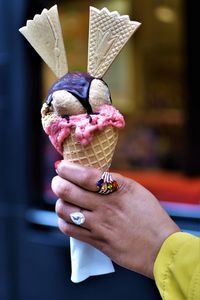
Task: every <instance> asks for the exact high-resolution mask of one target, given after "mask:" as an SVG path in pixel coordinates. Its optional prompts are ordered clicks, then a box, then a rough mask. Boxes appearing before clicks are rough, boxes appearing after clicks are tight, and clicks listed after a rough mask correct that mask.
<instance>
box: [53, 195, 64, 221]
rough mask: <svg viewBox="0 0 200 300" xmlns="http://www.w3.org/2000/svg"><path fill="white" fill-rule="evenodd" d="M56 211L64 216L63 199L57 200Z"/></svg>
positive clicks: (60, 215)
mask: <svg viewBox="0 0 200 300" xmlns="http://www.w3.org/2000/svg"><path fill="white" fill-rule="evenodd" d="M55 211H56V214H57V215H58V216H59V217H63V211H64V203H63V202H62V200H61V199H58V200H57V201H56V206H55Z"/></svg>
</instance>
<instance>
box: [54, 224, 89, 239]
mask: <svg viewBox="0 0 200 300" xmlns="http://www.w3.org/2000/svg"><path fill="white" fill-rule="evenodd" d="M58 227H59V229H60V231H62V232H63V233H64V234H66V235H68V236H71V237H73V238H75V239H77V240H80V241H83V242H86V243H91V237H90V231H89V230H86V229H85V228H82V227H80V226H77V225H74V224H71V223H67V222H65V221H64V220H63V219H61V218H58Z"/></svg>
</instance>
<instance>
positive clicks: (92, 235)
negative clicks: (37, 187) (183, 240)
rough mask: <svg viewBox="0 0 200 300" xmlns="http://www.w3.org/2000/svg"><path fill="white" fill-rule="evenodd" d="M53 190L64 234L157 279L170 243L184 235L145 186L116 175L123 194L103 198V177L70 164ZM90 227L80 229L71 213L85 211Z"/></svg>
mask: <svg viewBox="0 0 200 300" xmlns="http://www.w3.org/2000/svg"><path fill="white" fill-rule="evenodd" d="M56 171H57V174H58V176H56V177H54V178H53V180H52V190H53V192H54V193H55V194H56V196H57V197H58V200H57V202H56V208H55V210H56V213H57V215H58V217H59V218H58V226H59V229H60V230H61V231H62V232H63V233H64V234H66V235H69V236H71V237H74V238H76V239H79V240H81V241H84V242H87V243H89V244H91V245H92V246H94V247H96V248H97V249H99V250H100V251H102V252H104V253H105V254H106V255H107V256H109V257H110V258H111V259H112V260H113V261H114V262H116V263H117V264H119V265H121V266H123V267H125V268H127V269H129V270H132V271H135V272H138V273H140V274H143V275H145V276H147V277H150V278H152V279H153V277H154V276H153V266H154V262H155V259H156V256H157V254H158V252H159V250H160V248H161V246H162V243H163V242H164V240H165V239H166V238H167V237H168V236H169V235H171V234H173V233H175V232H177V231H180V229H179V228H178V227H177V225H176V224H175V223H174V222H173V221H172V219H171V218H170V217H169V216H168V214H167V213H166V212H165V211H164V210H163V208H162V207H161V206H160V204H159V202H158V200H157V199H156V198H155V197H154V195H152V194H151V193H150V192H149V191H148V190H147V189H145V188H144V187H143V186H141V185H140V184H139V183H137V182H135V181H133V180H131V179H129V178H126V177H123V176H121V175H120V174H117V173H111V174H112V177H113V179H114V180H116V181H117V182H118V184H119V189H118V190H117V191H115V192H113V193H111V194H109V195H100V194H98V193H97V191H98V188H97V187H96V182H97V181H98V180H99V179H100V177H101V175H102V172H101V171H99V170H97V169H93V168H86V167H82V166H79V165H76V164H72V163H69V162H65V161H61V163H59V165H58V166H57V169H56ZM80 209H82V213H83V214H84V216H85V218H86V221H85V223H84V224H82V225H81V226H77V225H74V224H73V223H72V221H71V219H70V216H69V215H70V213H72V212H76V211H80Z"/></svg>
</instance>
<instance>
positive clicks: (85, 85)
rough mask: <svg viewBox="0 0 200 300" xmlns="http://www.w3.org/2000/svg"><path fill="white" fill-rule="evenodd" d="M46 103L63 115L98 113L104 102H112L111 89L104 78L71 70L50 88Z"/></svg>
mask: <svg viewBox="0 0 200 300" xmlns="http://www.w3.org/2000/svg"><path fill="white" fill-rule="evenodd" d="M46 103H47V104H48V105H49V106H51V107H52V109H53V111H55V112H56V113H57V114H59V115H61V116H66V115H72V114H81V113H85V112H87V114H92V113H98V108H99V107H100V106H101V105H102V104H111V97H110V91H109V89H108V86H107V84H106V83H105V82H104V81H103V80H102V79H96V78H94V77H92V76H90V75H89V74H88V73H81V72H74V73H72V72H70V73H66V74H65V75H64V76H63V77H61V78H60V79H59V80H57V81H56V82H55V83H54V84H53V85H52V86H51V88H50V90H49V93H48V97H47V100H46Z"/></svg>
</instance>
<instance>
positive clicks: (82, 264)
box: [70, 237, 115, 283]
mask: <svg viewBox="0 0 200 300" xmlns="http://www.w3.org/2000/svg"><path fill="white" fill-rule="evenodd" d="M70 252H71V268H72V273H71V281H72V282H74V283H78V282H81V281H83V280H85V279H86V278H88V277H90V276H94V275H102V274H108V273H112V272H115V269H114V267H113V264H112V261H111V260H110V258H108V257H107V256H106V255H105V254H103V253H102V252H101V251H99V250H97V249H96V248H94V247H92V246H90V245H89V244H87V243H84V242H81V241H79V240H76V239H74V238H71V237H70Z"/></svg>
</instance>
